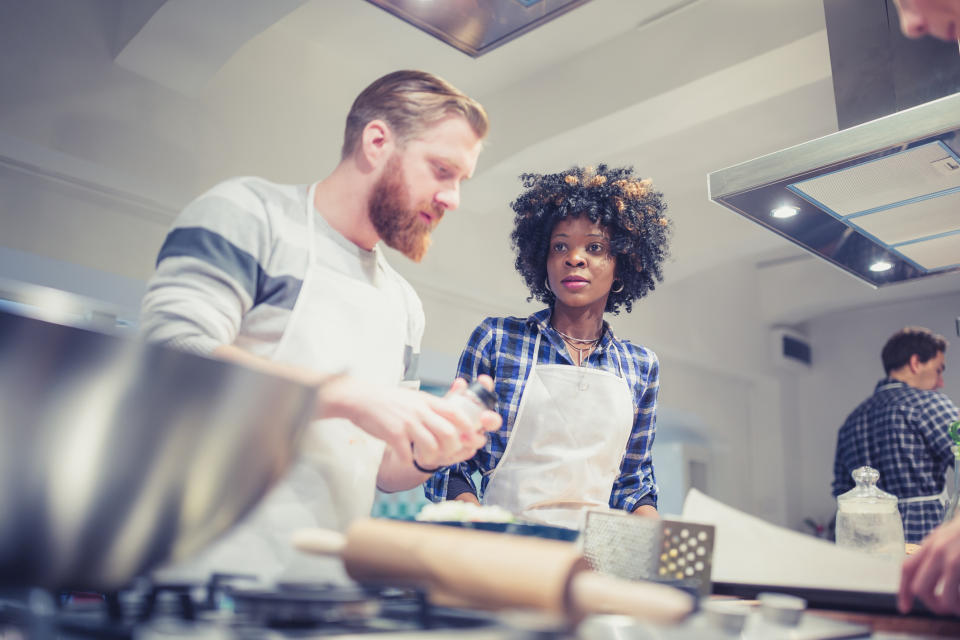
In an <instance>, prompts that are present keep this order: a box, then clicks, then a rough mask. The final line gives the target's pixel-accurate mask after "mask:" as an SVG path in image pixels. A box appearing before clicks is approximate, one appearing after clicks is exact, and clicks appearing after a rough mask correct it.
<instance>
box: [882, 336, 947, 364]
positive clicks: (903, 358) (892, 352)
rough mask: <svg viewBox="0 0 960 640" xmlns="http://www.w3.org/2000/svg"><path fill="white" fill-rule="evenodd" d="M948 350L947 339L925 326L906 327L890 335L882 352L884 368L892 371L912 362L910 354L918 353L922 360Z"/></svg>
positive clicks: (925, 360) (924, 360)
mask: <svg viewBox="0 0 960 640" xmlns="http://www.w3.org/2000/svg"><path fill="white" fill-rule="evenodd" d="M946 350H947V339H946V338H944V337H943V336H941V335H938V334H936V333H933V332H932V331H930V330H929V329H924V328H923V327H904V328H903V329H900V331H897V332H896V333H895V334H893V335H892V336H890V339H889V340H887V344H885V345H884V346H883V351H881V352H880V359H881V360H883V370H884V371H885V372H886V373H887V374H888V375H889V374H890V372H891V371H896V370H897V369H899V368H901V367H903V366H904V365H906V364H908V363H909V362H910V356H912V355H914V354H916V356H917V358H919V360H920V362H927V361H928V360H930V359H931V358H935V357H936V356H937V354H938V353H940V352H942V351H946Z"/></svg>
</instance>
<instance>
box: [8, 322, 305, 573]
mask: <svg viewBox="0 0 960 640" xmlns="http://www.w3.org/2000/svg"><path fill="white" fill-rule="evenodd" d="M313 398H314V394H313V392H312V391H311V390H310V389H309V388H307V387H304V386H301V385H298V384H295V383H293V382H290V381H287V380H283V379H279V378H274V377H272V376H267V375H264V374H261V373H258V372H254V371H251V370H248V369H245V368H242V367H239V366H236V365H231V364H228V363H224V362H220V361H216V360H212V359H208V358H203V357H199V356H193V355H190V354H185V353H181V352H178V351H174V350H170V349H166V348H161V347H155V346H147V345H143V344H140V343H139V342H137V341H135V340H132V339H129V338H124V337H119V336H116V335H108V334H105V333H100V332H96V331H89V330H84V329H80V328H76V327H71V326H65V325H60V324H54V323H50V322H45V321H41V320H38V319H35V318H31V317H26V316H22V315H17V314H14V313H10V312H6V311H0V585H18V586H24V585H37V586H45V587H52V588H66V587H75V588H79V587H82V588H96V589H110V588H114V587H119V586H122V585H124V584H126V583H127V582H128V581H129V580H130V579H131V578H132V577H134V576H137V575H139V574H141V573H143V572H145V571H147V570H148V569H150V568H152V567H154V566H156V565H158V564H160V563H162V562H164V561H167V560H177V559H182V558H185V557H188V556H189V555H191V554H193V553H194V552H196V551H197V550H199V549H200V548H202V547H203V546H205V545H206V544H207V543H208V542H210V541H211V540H213V539H214V538H215V537H216V536H218V535H219V534H220V533H222V532H223V531H225V530H226V529H228V528H229V527H230V526H231V525H233V524H234V523H235V522H236V521H237V520H238V519H239V518H240V517H242V516H243V515H244V514H245V513H246V512H247V511H248V510H249V509H250V508H251V507H252V506H253V505H254V504H255V503H256V502H257V501H258V500H259V499H260V498H261V497H262V496H263V495H264V494H265V493H266V492H267V490H268V489H269V488H270V486H271V485H272V484H273V483H274V482H275V481H276V480H277V479H278V478H279V477H280V476H282V474H283V473H284V471H285V470H286V469H287V467H288V466H289V464H290V463H291V461H292V459H293V457H294V452H295V449H296V445H297V441H298V439H299V436H300V434H301V433H302V432H303V430H304V428H305V427H306V424H307V422H308V419H309V415H310V411H311V408H312V404H313Z"/></svg>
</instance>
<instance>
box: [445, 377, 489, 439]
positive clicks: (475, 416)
mask: <svg viewBox="0 0 960 640" xmlns="http://www.w3.org/2000/svg"><path fill="white" fill-rule="evenodd" d="M447 398H448V399H449V400H450V401H452V402H454V403H455V404H456V405H457V407H458V408H459V409H461V410H462V411H463V412H464V413H466V414H467V417H469V418H470V420H471V421H472V422H474V423H476V425H477V429H480V415H481V414H482V413H483V412H484V411H486V410H490V411H493V410H495V409H496V408H497V394H495V393H494V392H493V391H490V390H489V389H487V388H486V387H484V386H483V385H482V384H480V383H479V382H478V381H476V380H474V381H473V382H471V383H470V384H468V385H467V386H466V387H464V388H463V389H461V390H460V391H459V392H457V393H454V394H451V395H449V396H447Z"/></svg>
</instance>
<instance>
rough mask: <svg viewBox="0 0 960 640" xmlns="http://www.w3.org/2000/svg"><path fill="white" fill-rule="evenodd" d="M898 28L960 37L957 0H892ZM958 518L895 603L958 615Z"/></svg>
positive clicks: (935, 540)
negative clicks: (919, 604)
mask: <svg viewBox="0 0 960 640" xmlns="http://www.w3.org/2000/svg"><path fill="white" fill-rule="evenodd" d="M894 3H895V4H896V5H897V10H898V11H899V13H900V30H901V31H902V32H903V34H904V35H905V36H907V37H909V38H919V37H922V36H924V35H927V34H930V35H932V36H934V37H936V38H940V39H941V40H947V41H952V40H957V39H958V37H960V0H894ZM958 584H960V519H955V520H954V521H953V522H949V523H944V524H943V525H941V526H939V527H937V528H936V529H934V530H933V532H931V533H930V535H929V536H927V537H926V538H925V539H924V540H923V542H922V543H921V545H920V550H919V551H918V552H917V553H915V554H914V555H912V556H910V557H909V558H907V560H906V561H905V562H904V563H903V572H902V575H901V576H900V595H899V598H898V607H899V608H900V611H902V612H903V613H907V612H908V611H910V609H911V607H912V606H913V600H914V598H915V597H916V598H919V599H920V600H921V601H922V602H923V603H924V604H925V605H926V606H927V607H929V608H930V610H932V611H934V612H936V613H940V614H953V615H960V589H958Z"/></svg>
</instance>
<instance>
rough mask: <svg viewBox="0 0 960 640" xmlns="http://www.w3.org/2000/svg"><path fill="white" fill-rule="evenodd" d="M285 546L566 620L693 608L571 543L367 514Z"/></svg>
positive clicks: (471, 602)
mask: <svg viewBox="0 0 960 640" xmlns="http://www.w3.org/2000/svg"><path fill="white" fill-rule="evenodd" d="M293 544H294V546H295V547H296V548H298V549H300V550H301V551H305V552H308V553H320V554H324V555H338V556H340V558H341V559H342V560H343V564H344V567H345V569H346V571H347V573H348V574H349V575H350V577H351V578H353V579H354V580H356V581H357V582H359V583H361V584H382V585H389V586H405V587H413V588H417V589H424V590H426V591H427V593H428V595H429V597H430V599H431V601H433V602H435V603H436V604H440V605H447V606H458V607H469V608H480V609H504V608H535V609H540V610H544V611H548V612H553V613H560V614H564V615H566V616H568V617H570V618H571V619H574V620H577V619H579V618H582V617H583V616H585V615H589V614H596V613H610V614H620V615H628V616H633V617H635V618H639V619H643V620H648V621H651V622H657V623H670V622H676V621H679V620H681V619H683V618H684V617H685V616H686V615H687V614H689V613H690V612H691V611H692V610H693V606H694V601H693V598H692V597H690V596H689V595H688V594H686V593H684V592H683V591H680V590H678V589H673V588H671V587H667V586H663V585H658V584H654V583H651V582H633V581H628V580H622V579H620V578H615V577H613V576H609V575H605V574H600V573H596V572H594V571H591V570H590V568H589V567H588V565H587V562H586V560H584V558H583V556H581V555H580V553H579V552H578V551H577V549H576V546H575V545H573V544H571V543H569V542H560V541H557V540H545V539H542V538H534V537H527V536H511V535H504V534H500V533H493V532H489V531H477V530H470V529H459V528H456V527H450V526H444V525H431V524H423V523H412V522H401V521H396V520H385V519H372V518H371V519H365V520H358V521H357V522H355V523H354V524H353V525H352V526H351V527H350V528H349V529H348V530H347V533H346V535H343V534H341V533H338V532H335V531H328V530H324V529H302V530H299V531H297V532H295V533H294V535H293Z"/></svg>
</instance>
